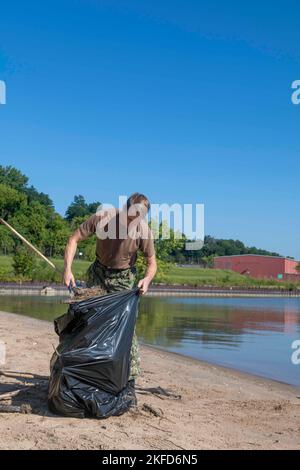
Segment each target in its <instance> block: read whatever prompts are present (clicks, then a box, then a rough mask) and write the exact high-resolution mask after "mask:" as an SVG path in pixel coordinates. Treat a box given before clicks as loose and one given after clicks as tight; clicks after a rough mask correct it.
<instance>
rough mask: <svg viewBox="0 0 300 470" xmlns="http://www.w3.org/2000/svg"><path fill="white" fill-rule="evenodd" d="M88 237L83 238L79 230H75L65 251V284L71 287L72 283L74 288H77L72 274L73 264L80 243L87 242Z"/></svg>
mask: <svg viewBox="0 0 300 470" xmlns="http://www.w3.org/2000/svg"><path fill="white" fill-rule="evenodd" d="M86 238H87V237H83V236H82V234H81V233H80V231H79V229H77V230H75V232H74V233H73V235H71V236H70V238H69V240H68V243H67V245H66V249H65V264H64V277H63V281H64V284H65V285H66V286H67V287H69V285H70V283H71V286H72V287H76V284H75V279H74V276H73V274H72V263H73V259H74V256H75V253H76V250H77V244H78V242H81V241H82V240H85V239H86Z"/></svg>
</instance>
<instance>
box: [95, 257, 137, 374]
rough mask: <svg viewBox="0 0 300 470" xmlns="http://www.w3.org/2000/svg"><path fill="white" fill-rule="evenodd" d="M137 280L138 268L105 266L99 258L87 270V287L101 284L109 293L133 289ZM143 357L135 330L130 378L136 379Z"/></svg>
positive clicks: (131, 352)
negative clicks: (141, 357) (141, 356)
mask: <svg viewBox="0 0 300 470" xmlns="http://www.w3.org/2000/svg"><path fill="white" fill-rule="evenodd" d="M135 281H136V269H135V268H128V269H111V268H107V267H106V266H103V264H101V263H100V262H99V261H98V260H96V261H94V263H92V264H91V266H90V267H89V269H88V271H87V287H94V286H101V287H102V289H104V290H105V291H106V292H107V293H111V292H118V291H122V290H124V289H131V288H132V287H133V286H134V284H135ZM140 365H141V359H140V355H139V346H138V340H137V336H136V332H135V330H134V333H133V339H132V346H131V351H130V374H129V380H132V379H136V378H137V376H138V375H139V374H140V372H141V369H140Z"/></svg>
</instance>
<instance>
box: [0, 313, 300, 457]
mask: <svg viewBox="0 0 300 470" xmlns="http://www.w3.org/2000/svg"><path fill="white" fill-rule="evenodd" d="M0 320H1V321H0V338H1V339H2V341H4V342H5V344H6V347H7V363H6V365H5V366H0V372H2V374H1V373H0V389H1V392H0V393H1V394H3V393H4V392H8V391H11V390H15V389H16V388H20V391H19V392H18V394H17V395H15V396H14V397H13V399H12V403H13V404H21V403H29V404H30V405H31V406H32V408H33V413H32V414H21V413H14V414H8V413H6V414H5V413H0V449H168V450H169V449H173V450H176V449H177V450H178V449H263V448H266V449H300V439H299V430H300V428H299V422H300V399H299V397H300V391H299V388H297V387H294V386H292V385H287V384H284V383H281V382H277V381H273V380H269V379H265V378H261V377H258V376H254V375H252V374H248V373H245V372H240V371H237V370H233V369H229V368H227V367H223V366H218V365H214V364H210V363H207V362H204V361H200V360H198V359H193V358H190V357H186V356H182V355H180V354H178V353H173V352H166V351H164V350H162V349H160V348H155V346H152V345H145V344H142V345H141V358H142V374H141V376H140V377H139V378H138V380H137V387H136V388H137V399H138V407H137V409H136V410H132V411H129V412H128V413H126V414H124V415H122V416H120V417H112V418H108V419H107V420H94V419H83V420H78V419H74V418H65V417H58V416H55V415H53V414H51V413H50V412H49V411H48V409H47V406H46V403H45V399H46V390H47V377H48V374H49V361H50V357H51V355H52V352H53V346H52V345H56V344H57V336H56V335H55V333H54V331H53V325H52V323H51V322H48V321H45V320H38V319H34V318H31V317H26V316H22V315H19V314H14V313H8V312H0ZM11 371H17V372H14V373H12V372H11ZM3 372H4V373H6V375H3ZM21 372H22V374H20V373H21ZM25 373H26V374H30V376H28V377H27V378H26V374H25ZM22 375H23V377H22ZM24 377H25V378H24ZM159 387H161V388H162V389H164V390H168V391H170V393H171V395H170V397H163V396H159V394H157V393H154V392H153V390H154V391H155V390H157V389H158V388H159ZM179 395H180V396H181V398H179ZM0 398H1V397H0ZM2 403H4V402H3V401H2ZM144 404H147V405H150V406H152V407H153V408H155V409H157V410H160V413H161V416H160V417H156V416H154V415H153V414H151V413H149V411H146V410H145V408H144ZM183 429H184V432H183ZM8 430H9V432H8Z"/></svg>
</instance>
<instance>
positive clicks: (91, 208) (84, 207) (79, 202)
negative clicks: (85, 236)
mask: <svg viewBox="0 0 300 470" xmlns="http://www.w3.org/2000/svg"><path fill="white" fill-rule="evenodd" d="M100 205H101V203H100V202H92V203H90V204H87V203H86V201H85V198H84V196H82V195H78V196H74V201H73V202H72V203H71V204H70V205H69V207H68V208H67V210H66V219H67V220H68V221H69V222H72V220H73V219H75V217H86V218H87V217H88V216H90V215H92V214H94V213H95V212H96V211H97V208H98V207H99V206H100Z"/></svg>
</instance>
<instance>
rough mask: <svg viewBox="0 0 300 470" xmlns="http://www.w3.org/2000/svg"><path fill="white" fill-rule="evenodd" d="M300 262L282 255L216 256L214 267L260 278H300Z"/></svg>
mask: <svg viewBox="0 0 300 470" xmlns="http://www.w3.org/2000/svg"><path fill="white" fill-rule="evenodd" d="M298 264H299V261H295V260H293V259H289V258H283V257H280V256H264V255H233V256H216V257H215V258H214V267H215V268H217V269H231V270H232V271H235V272H237V273H239V274H244V275H248V276H251V277H255V278H260V279H279V280H283V279H287V280H298V279H300V272H299V271H297V269H296V267H297V266H298Z"/></svg>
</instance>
